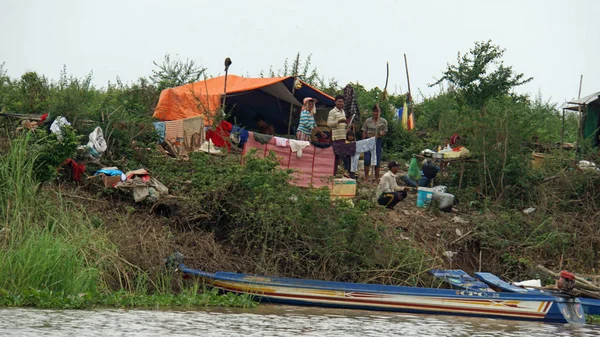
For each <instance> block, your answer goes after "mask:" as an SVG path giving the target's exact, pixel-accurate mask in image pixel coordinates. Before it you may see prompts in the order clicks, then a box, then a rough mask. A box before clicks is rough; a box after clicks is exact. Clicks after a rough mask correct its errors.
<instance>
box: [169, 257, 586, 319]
mask: <svg viewBox="0 0 600 337" xmlns="http://www.w3.org/2000/svg"><path fill="white" fill-rule="evenodd" d="M180 269H181V270H182V271H183V272H184V273H186V274H190V275H195V276H199V277H202V278H204V279H206V280H207V281H208V282H209V283H210V284H212V285H213V286H214V287H217V288H219V289H222V290H224V291H229V292H235V293H243V294H251V295H253V296H256V299H257V300H259V301H263V302H270V303H283V304H293V305H308V306H321V307H338V308H351V309H367V310H382V311H395V312H407V313H424V314H445V315H461V316H476V317H490V318H505V319H519V320H529V321H545V322H558V323H574V322H577V321H580V320H582V319H583V320H584V319H585V318H584V313H583V311H582V310H579V311H578V310H577V309H576V308H574V303H569V302H568V301H567V300H564V299H557V298H554V297H552V296H546V295H541V294H531V295H530V294H527V295H521V294H506V293H504V294H502V293H490V292H475V291H466V290H449V289H429V288H415V287H400V286H384V285H371V284H358V283H345V282H327V281H314V280H302V279H290V278H271V277H262V276H256V275H247V274H237V273H224V272H218V273H215V274H212V273H206V272H203V271H199V270H194V269H189V268H186V267H185V266H181V268H180ZM578 316H581V317H578Z"/></svg>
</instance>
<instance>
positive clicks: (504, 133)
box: [430, 40, 533, 196]
mask: <svg viewBox="0 0 600 337" xmlns="http://www.w3.org/2000/svg"><path fill="white" fill-rule="evenodd" d="M504 51H505V50H504V49H502V48H500V47H499V46H497V45H494V44H493V43H492V41H491V40H488V41H486V42H476V43H475V47H474V48H472V49H471V50H470V51H469V53H467V54H465V55H462V56H461V54H460V53H458V57H457V63H458V64H457V65H450V64H449V65H448V68H447V69H446V71H445V72H444V73H443V76H442V77H441V78H440V79H439V80H438V81H437V82H435V83H434V84H432V85H430V86H433V85H436V84H439V83H441V82H443V81H446V82H448V83H450V85H451V86H452V87H453V89H454V92H455V94H456V97H457V100H458V102H459V103H461V104H466V105H467V108H466V109H463V113H466V114H470V113H472V112H474V113H473V114H472V116H470V117H471V119H472V120H474V121H475V122H476V125H475V127H474V130H475V138H476V139H478V143H479V144H481V149H480V150H481V153H482V159H483V166H482V167H481V169H482V170H481V175H480V176H481V177H482V178H483V179H482V185H483V189H484V193H485V194H486V195H487V194H488V186H489V187H490V188H491V189H492V190H493V191H494V194H495V195H496V196H498V195H500V194H502V192H503V191H504V178H505V168H506V164H507V160H508V148H509V134H510V133H511V132H510V130H509V124H510V123H509V110H507V109H495V110H494V111H496V113H500V114H502V115H496V116H493V117H494V120H493V121H489V122H487V123H486V115H487V111H488V109H487V106H488V104H489V103H490V102H492V101H493V100H494V99H498V100H501V99H504V98H506V97H508V96H513V95H512V94H511V89H513V88H514V87H517V86H519V85H523V84H525V83H527V82H529V81H531V80H532V79H533V78H532V77H529V78H525V75H523V74H521V73H516V72H514V71H513V69H512V67H509V66H505V65H504V62H503V61H502V56H503V55H504ZM490 126H491V128H490ZM488 150H490V152H491V153H493V154H492V155H493V156H495V155H497V154H500V157H499V158H500V160H499V161H497V164H498V167H499V168H500V170H497V168H498V167H494V169H495V170H494V172H497V174H496V175H495V176H494V175H493V174H492V171H491V170H490V167H489V166H488ZM495 178H496V179H495ZM494 180H496V183H495V184H494Z"/></svg>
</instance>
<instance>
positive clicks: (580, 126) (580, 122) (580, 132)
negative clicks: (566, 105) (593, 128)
mask: <svg viewBox="0 0 600 337" xmlns="http://www.w3.org/2000/svg"><path fill="white" fill-rule="evenodd" d="M582 82H583V74H581V76H580V77H579V93H578V94H577V99H578V100H579V99H580V98H581V83H582ZM581 117H582V115H581V104H578V105H577V118H578V123H577V128H578V130H577V149H576V152H578V153H579V152H580V151H579V150H580V146H579V144H580V143H581V138H583V118H581ZM579 157H580V158H581V153H580V154H579Z"/></svg>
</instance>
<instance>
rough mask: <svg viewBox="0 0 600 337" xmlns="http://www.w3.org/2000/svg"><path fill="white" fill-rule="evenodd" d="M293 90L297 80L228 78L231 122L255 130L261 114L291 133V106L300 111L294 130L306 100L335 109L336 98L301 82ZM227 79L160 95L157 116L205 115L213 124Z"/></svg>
mask: <svg viewBox="0 0 600 337" xmlns="http://www.w3.org/2000/svg"><path fill="white" fill-rule="evenodd" d="M299 83H300V84H301V85H300V86H299V87H298V86H296V88H294V77H291V76H289V77H275V78H244V77H240V76H236V75H228V76H227V88H226V90H227V93H226V103H225V104H226V105H227V107H226V109H225V110H226V111H227V112H228V113H231V117H230V119H231V120H230V122H232V123H234V124H237V125H242V126H245V127H248V128H256V121H255V116H257V115H259V116H260V117H262V118H263V119H264V120H265V121H266V122H267V123H269V124H271V125H273V126H274V127H275V132H276V133H279V134H285V133H287V131H288V123H289V116H290V106H291V105H293V106H296V107H298V109H294V110H296V113H295V114H294V116H293V117H292V131H293V130H295V127H296V126H297V124H298V118H299V108H300V107H301V106H302V103H301V102H302V101H303V100H304V98H305V97H313V98H315V99H317V100H318V104H317V107H332V106H333V105H334V104H335V103H334V99H333V97H331V96H329V95H327V94H325V93H323V92H321V91H320V90H318V89H316V88H314V87H312V86H310V85H308V84H307V83H305V82H303V81H299ZM224 88H225V76H220V77H215V78H211V79H208V80H206V81H200V82H195V83H191V84H186V85H182V86H179V87H175V88H168V89H165V90H163V91H162V92H161V94H160V99H159V101H158V105H157V106H156V110H155V111H154V115H153V116H154V117H156V118H158V119H160V120H163V121H169V120H179V119H184V118H189V117H194V116H203V117H204V124H205V125H212V124H213V120H214V116H215V114H216V113H217V111H221V103H222V100H223V90H224Z"/></svg>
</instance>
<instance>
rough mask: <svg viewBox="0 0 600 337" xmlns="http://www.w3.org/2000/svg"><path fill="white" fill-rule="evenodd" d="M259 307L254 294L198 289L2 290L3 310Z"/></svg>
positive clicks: (0, 297) (0, 304) (0, 298)
mask: <svg viewBox="0 0 600 337" xmlns="http://www.w3.org/2000/svg"><path fill="white" fill-rule="evenodd" d="M256 305H257V302H255V301H254V300H253V297H252V296H251V295H235V294H232V293H226V294H223V295H219V294H218V292H217V290H214V289H213V290H210V291H206V290H202V289H200V288H198V287H197V286H192V287H188V288H184V289H183V290H182V292H181V293H178V294H174V293H154V294H147V293H143V292H142V293H137V292H129V291H125V290H119V291H116V292H110V293H97V292H89V293H80V294H75V295H73V294H66V293H58V292H54V291H51V290H37V289H26V290H24V291H21V292H19V293H18V294H13V293H9V292H8V291H6V290H4V289H0V307H36V308H59V309H90V308H152V309H165V308H197V307H208V306H219V307H240V308H252V307H255V306H256Z"/></svg>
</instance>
